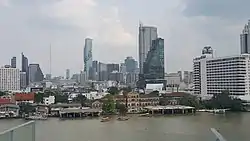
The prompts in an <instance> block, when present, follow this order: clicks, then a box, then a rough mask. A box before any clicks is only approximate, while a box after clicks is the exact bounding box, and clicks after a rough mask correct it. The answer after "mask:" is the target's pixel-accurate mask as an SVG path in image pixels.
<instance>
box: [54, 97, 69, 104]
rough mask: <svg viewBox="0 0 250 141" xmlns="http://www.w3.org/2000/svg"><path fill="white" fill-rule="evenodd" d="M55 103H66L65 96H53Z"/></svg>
mask: <svg viewBox="0 0 250 141" xmlns="http://www.w3.org/2000/svg"><path fill="white" fill-rule="evenodd" d="M55 103H68V96H67V95H55Z"/></svg>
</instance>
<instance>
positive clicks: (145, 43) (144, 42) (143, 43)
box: [139, 24, 158, 74]
mask: <svg viewBox="0 0 250 141" xmlns="http://www.w3.org/2000/svg"><path fill="white" fill-rule="evenodd" d="M157 37H158V35H157V28H156V27H151V26H143V25H142V24H140V27H139V68H140V74H143V65H144V64H143V63H144V62H145V61H146V58H147V54H148V51H149V50H150V47H151V45H152V41H153V40H155V39H157Z"/></svg>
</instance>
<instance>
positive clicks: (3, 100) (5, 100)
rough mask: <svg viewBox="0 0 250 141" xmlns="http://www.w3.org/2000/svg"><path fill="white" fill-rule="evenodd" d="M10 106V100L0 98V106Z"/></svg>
mask: <svg viewBox="0 0 250 141" xmlns="http://www.w3.org/2000/svg"><path fill="white" fill-rule="evenodd" d="M4 104H11V101H10V99H6V98H0V105H4Z"/></svg>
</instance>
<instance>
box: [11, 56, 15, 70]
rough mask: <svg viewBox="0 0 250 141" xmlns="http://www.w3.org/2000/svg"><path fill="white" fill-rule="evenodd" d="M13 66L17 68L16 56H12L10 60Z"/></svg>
mask: <svg viewBox="0 0 250 141" xmlns="http://www.w3.org/2000/svg"><path fill="white" fill-rule="evenodd" d="M10 65H11V68H16V57H12V58H11V61H10Z"/></svg>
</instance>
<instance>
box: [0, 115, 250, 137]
mask: <svg viewBox="0 0 250 141" xmlns="http://www.w3.org/2000/svg"><path fill="white" fill-rule="evenodd" d="M24 122H25V121H24V120H21V119H14V120H0V132H1V131H4V130H5V129H8V128H10V127H13V126H15V125H18V124H21V123H24ZM211 127H214V128H216V129H218V130H219V132H220V133H221V134H222V135H223V136H224V137H225V138H226V139H227V140H228V141H249V140H250V130H249V128H250V113H227V114H226V115H213V114H209V113H197V114H196V115H186V116H168V117H163V116H162V117H151V118H148V117H137V116H132V117H131V118H130V119H129V120H128V121H117V120H113V121H110V122H100V120H99V119H83V120H64V121H62V120H59V119H57V118H51V119H49V120H46V121H37V122H36V141H215V137H214V135H213V134H212V132H211V131H210V128H211Z"/></svg>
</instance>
